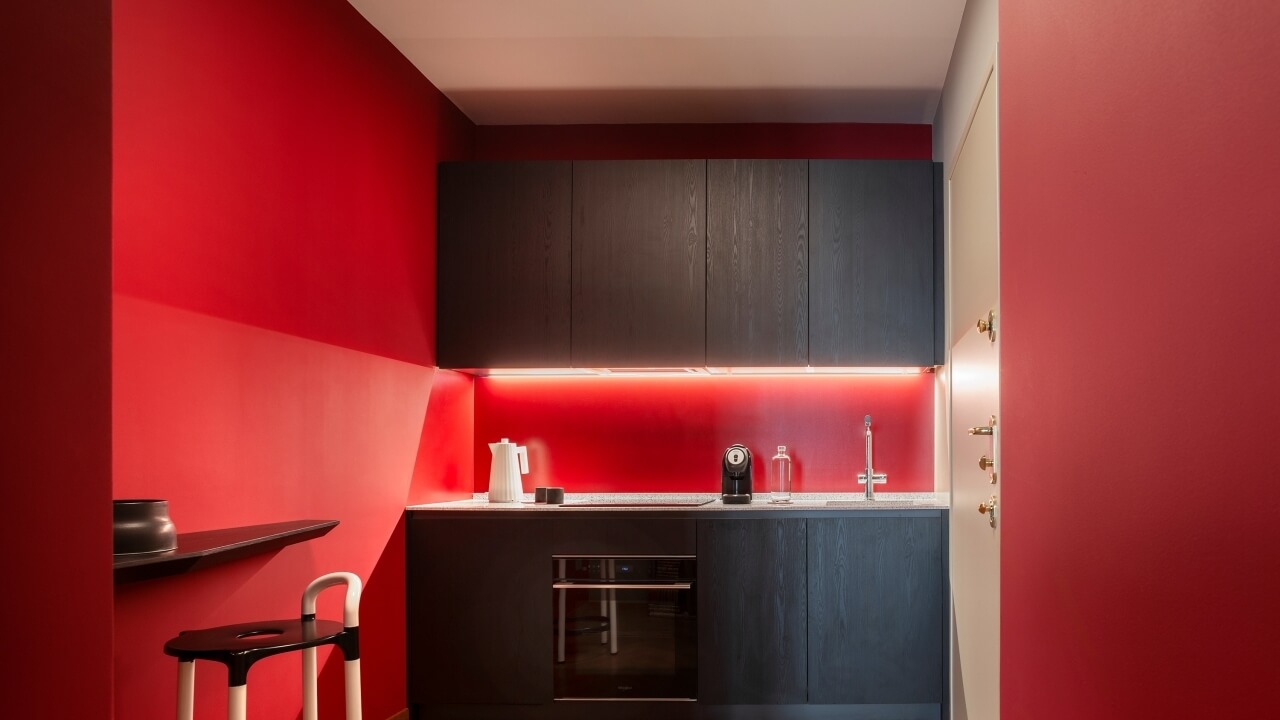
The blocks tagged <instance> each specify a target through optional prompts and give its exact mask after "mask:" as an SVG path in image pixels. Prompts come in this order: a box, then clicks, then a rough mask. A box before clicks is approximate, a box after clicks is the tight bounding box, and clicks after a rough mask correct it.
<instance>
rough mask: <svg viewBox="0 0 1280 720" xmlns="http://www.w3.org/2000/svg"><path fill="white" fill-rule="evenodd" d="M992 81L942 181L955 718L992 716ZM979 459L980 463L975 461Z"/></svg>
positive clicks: (995, 654)
mask: <svg viewBox="0 0 1280 720" xmlns="http://www.w3.org/2000/svg"><path fill="white" fill-rule="evenodd" d="M995 77H996V76H995V73H994V72H992V73H991V74H990V75H989V76H988V78H987V83H986V85H985V87H984V88H983V91H982V95H981V96H980V98H979V99H978V102H977V105H976V107H975V110H974V113H973V118H972V120H971V121H970V125H969V130H968V131H967V133H966V134H965V137H964V139H963V140H961V143H960V149H959V150H958V152H957V155H956V157H955V159H954V160H953V161H952V163H951V165H950V167H949V176H948V178H947V212H948V228H949V232H948V238H949V247H950V262H949V263H948V266H949V267H950V268H951V271H950V282H949V283H948V287H950V288H951V302H950V304H949V306H948V307H949V308H950V316H949V320H950V328H951V332H950V336H949V337H950V339H951V361H950V373H951V500H952V502H951V507H952V511H951V589H952V609H953V612H954V624H953V626H952V655H951V660H952V663H951V687H952V715H951V717H953V718H955V719H956V720H998V718H999V717H1000V521H999V512H1000V507H999V495H1000V492H999V490H1000V485H999V482H1000V478H999V475H998V471H999V457H998V456H997V453H998V445H999V442H998V441H999V432H1000V431H999V415H1000V412H999V406H1000V396H999V389H1000V364H999V356H998V350H999V348H998V344H999V340H1000V334H999V323H1000V288H999V272H998V266H997V263H998V262H999V246H998V242H999V209H998V201H999V163H998V133H997V127H996V120H997V113H996V108H997V103H996V80H995ZM989 313H994V318H995V333H994V340H993V339H992V338H991V336H990V335H989V334H988V333H984V332H982V331H980V330H979V328H978V320H979V319H982V320H986V319H987V317H988V314H989ZM992 416H995V417H996V424H995V429H994V431H993V434H991V435H984V434H971V432H970V429H971V428H986V427H988V426H990V424H991V418H992ZM978 432H979V433H981V432H985V431H983V430H979V431H978ZM984 458H985V460H983V459H984ZM980 460H982V461H983V465H984V466H985V467H980V466H979V462H980ZM990 462H994V463H995V464H994V466H992V465H990V464H989V463H990ZM993 474H994V479H995V482H994V483H993V482H992V479H993ZM992 497H995V498H996V500H995V511H994V516H995V523H994V524H995V527H992V522H991V518H992V516H993V513H992V512H985V513H979V511H978V510H979V507H980V506H983V505H986V504H988V503H989V502H990V501H991V498H992Z"/></svg>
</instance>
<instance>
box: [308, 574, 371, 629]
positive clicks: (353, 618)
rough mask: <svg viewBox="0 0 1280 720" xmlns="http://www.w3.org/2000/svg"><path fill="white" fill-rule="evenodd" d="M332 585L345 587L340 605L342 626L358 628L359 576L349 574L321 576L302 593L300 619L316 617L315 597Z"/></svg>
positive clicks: (360, 585)
mask: <svg viewBox="0 0 1280 720" xmlns="http://www.w3.org/2000/svg"><path fill="white" fill-rule="evenodd" d="M334 585H346V586H347V596H346V598H345V600H344V602H343V604H342V625H343V626H344V627H349V628H354V627H360V589H361V587H362V584H361V582H360V578H359V576H357V575H356V574H355V573H349V572H334V573H329V574H328V575H321V576H320V577H318V578H316V579H315V580H312V581H311V584H310V585H308V586H307V589H306V590H305V591H303V593H302V619H303V620H314V619H315V617H316V596H318V595H319V594H320V592H321V591H323V590H324V589H326V588H331V587H333V586H334Z"/></svg>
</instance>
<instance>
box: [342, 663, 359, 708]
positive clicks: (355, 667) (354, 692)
mask: <svg viewBox="0 0 1280 720" xmlns="http://www.w3.org/2000/svg"><path fill="white" fill-rule="evenodd" d="M343 674H344V675H345V676H346V679H347V720H361V715H362V714H363V713H362V711H361V709H360V660H359V659H356V660H346V661H344V662H343Z"/></svg>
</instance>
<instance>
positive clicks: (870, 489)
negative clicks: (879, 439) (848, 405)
mask: <svg viewBox="0 0 1280 720" xmlns="http://www.w3.org/2000/svg"><path fill="white" fill-rule="evenodd" d="M862 422H863V424H864V425H865V426H866V431H867V470H866V472H864V473H861V474H859V475H858V482H860V483H865V484H866V486H867V490H866V498H867V499H868V500H875V499H876V484H877V483H884V482H888V481H889V476H888V475H887V474H885V473H879V474H877V473H876V471H875V470H873V469H872V468H871V416H870V415H868V416H866V417H865V418H863V420H862Z"/></svg>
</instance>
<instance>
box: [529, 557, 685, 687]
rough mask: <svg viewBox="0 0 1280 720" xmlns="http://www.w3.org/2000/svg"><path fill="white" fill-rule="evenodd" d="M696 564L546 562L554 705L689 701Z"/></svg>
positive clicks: (678, 560) (671, 560)
mask: <svg viewBox="0 0 1280 720" xmlns="http://www.w3.org/2000/svg"><path fill="white" fill-rule="evenodd" d="M696 562H697V561H696V560H695V559H694V558H693V557H689V556H678V557H630V556H627V557H623V556H614V557H597V556H579V555H574V556H556V557H554V558H553V559H552V576H553V578H552V584H551V590H552V612H553V613H555V617H554V619H553V622H552V628H553V637H552V653H553V655H554V659H555V662H554V663H553V668H554V671H553V672H554V681H553V685H554V693H555V694H554V697H555V699H557V700H695V699H697V688H698V648H697V643H698V618H697V607H698V603H697V596H696V595H695V592H696V588H695V583H694V578H695V576H696V575H697V572H696V569H697V568H696Z"/></svg>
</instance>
